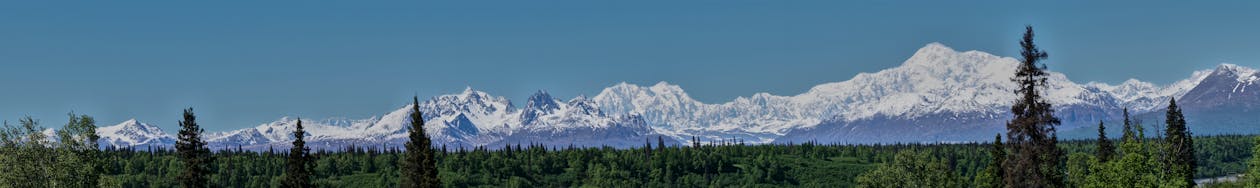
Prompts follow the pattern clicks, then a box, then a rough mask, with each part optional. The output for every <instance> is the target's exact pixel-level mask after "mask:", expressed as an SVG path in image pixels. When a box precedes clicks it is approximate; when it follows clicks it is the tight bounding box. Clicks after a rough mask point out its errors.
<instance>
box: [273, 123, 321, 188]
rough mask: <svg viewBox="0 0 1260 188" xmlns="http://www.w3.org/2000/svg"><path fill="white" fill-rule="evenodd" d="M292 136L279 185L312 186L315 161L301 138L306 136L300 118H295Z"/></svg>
mask: <svg viewBox="0 0 1260 188" xmlns="http://www.w3.org/2000/svg"><path fill="white" fill-rule="evenodd" d="M293 137H294V139H293V147H292V148H289V161H288V162H289V163H288V166H287V168H286V171H285V173H284V181H282V182H281V184H280V187H299V188H300V187H312V186H313V185H312V184H311V178H312V177H313V176H314V175H315V174H314V168H315V163H314V161H313V159H312V158H311V148H308V147H306V141H305V140H304V139H303V137H306V130H304V129H303V128H302V119H298V120H297V125H296V129H294V130H293Z"/></svg>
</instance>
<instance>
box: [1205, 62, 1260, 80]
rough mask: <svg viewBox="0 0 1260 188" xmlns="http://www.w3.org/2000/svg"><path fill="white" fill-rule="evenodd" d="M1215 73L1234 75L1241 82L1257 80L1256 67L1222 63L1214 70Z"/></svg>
mask: <svg viewBox="0 0 1260 188" xmlns="http://www.w3.org/2000/svg"><path fill="white" fill-rule="evenodd" d="M1212 74H1213V75H1222V76H1227V75H1228V76H1234V77H1235V80H1237V81H1239V82H1248V83H1250V82H1252V81H1255V80H1257V76H1256V69H1252V68H1249V67H1243V66H1238V65H1235V64H1229V63H1221V64H1220V65H1217V66H1216V70H1213V71H1212Z"/></svg>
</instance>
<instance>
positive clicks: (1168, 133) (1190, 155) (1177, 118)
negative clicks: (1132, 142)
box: [1164, 99, 1197, 187]
mask: <svg viewBox="0 0 1260 188" xmlns="http://www.w3.org/2000/svg"><path fill="white" fill-rule="evenodd" d="M1166 118H1167V119H1166V120H1165V123H1167V124H1168V128H1167V129H1165V135H1164V138H1165V139H1167V140H1165V143H1164V144H1165V147H1166V149H1167V150H1166V154H1167V155H1168V167H1169V169H1168V170H1169V174H1170V175H1172V176H1173V178H1177V179H1180V180H1184V181H1185V182H1186V184H1187V185H1190V186H1191V187H1193V186H1194V174H1195V168H1196V167H1197V165H1196V164H1195V159H1194V140H1193V138H1191V134H1190V130H1188V129H1186V118H1185V117H1184V116H1182V114H1181V108H1179V107H1177V99H1169V100H1168V110H1167V111H1166Z"/></svg>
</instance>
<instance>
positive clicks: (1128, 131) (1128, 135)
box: [1120, 108, 1134, 141]
mask: <svg viewBox="0 0 1260 188" xmlns="http://www.w3.org/2000/svg"><path fill="white" fill-rule="evenodd" d="M1122 132H1124V134H1122V135H1120V140H1121V141H1125V140H1129V139H1134V138H1133V136H1134V135H1133V121H1132V120H1129V108H1124V129H1122Z"/></svg>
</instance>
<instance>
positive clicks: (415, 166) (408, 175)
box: [399, 97, 441, 188]
mask: <svg viewBox="0 0 1260 188" xmlns="http://www.w3.org/2000/svg"><path fill="white" fill-rule="evenodd" d="M411 99H412V104H411V129H410V130H408V131H407V137H408V139H409V140H408V141H407V143H406V144H404V145H405V147H406V148H407V151H406V152H407V153H406V156H404V157H403V161H402V169H400V170H399V173H400V174H401V176H402V177H401V178H402V180H401V182H399V185H400V186H401V187H425V188H428V187H439V183H441V182H439V181H438V177H437V160H435V159H434V157H433V145H432V143H431V142H432V141H430V140H429V135H427V134H425V133H424V114H422V113H421V112H420V99H419V98H416V97H412V98H411Z"/></svg>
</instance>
